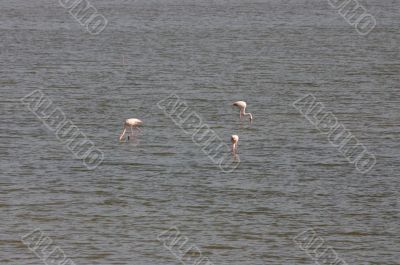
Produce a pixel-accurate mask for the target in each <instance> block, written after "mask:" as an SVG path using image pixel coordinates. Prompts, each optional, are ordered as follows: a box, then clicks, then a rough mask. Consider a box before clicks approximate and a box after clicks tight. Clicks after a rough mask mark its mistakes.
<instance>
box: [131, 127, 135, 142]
mask: <svg viewBox="0 0 400 265" xmlns="http://www.w3.org/2000/svg"><path fill="white" fill-rule="evenodd" d="M131 135H132V139H134V138H135V134H134V132H133V126H131Z"/></svg>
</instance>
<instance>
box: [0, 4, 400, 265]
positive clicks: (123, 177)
mask: <svg viewBox="0 0 400 265" xmlns="http://www.w3.org/2000/svg"><path fill="white" fill-rule="evenodd" d="M160 2H161V1H160ZM90 3H92V4H93V5H94V6H95V7H96V8H97V9H98V10H99V12H100V13H101V14H103V15H104V16H105V17H106V18H107V19H108V21H109V25H108V26H107V28H106V29H105V31H103V32H102V33H100V34H99V35H90V34H88V33H87V32H86V31H85V28H84V27H82V26H81V25H80V24H79V23H78V22H77V21H75V20H74V19H73V18H72V17H71V16H70V15H69V14H68V12H67V11H66V10H65V9H63V7H61V6H60V5H59V3H58V1H55V0H54V1H49V0H43V1H37V0H34V1H22V0H17V1H12V2H9V1H8V2H5V1H3V2H0V8H1V12H0V36H1V38H0V42H1V61H0V63H1V79H0V82H1V83H0V84H1V91H2V97H1V113H0V116H1V120H2V122H1V123H0V129H1V137H0V148H1V149H0V156H1V168H0V172H1V178H0V209H1V211H0V220H1V222H0V249H1V250H0V253H1V255H0V264H11V263H12V264H42V262H41V261H40V259H38V258H37V257H36V256H35V255H34V254H33V253H32V252H30V251H29V249H28V248H27V247H26V246H25V245H23V244H22V243H21V241H20V239H21V236H22V235H24V234H26V233H28V232H29V231H32V230H33V229H35V228H40V229H41V230H42V231H44V232H45V233H46V234H47V235H48V236H49V237H50V238H51V239H52V240H54V242H55V243H56V245H57V246H59V247H60V248H62V249H63V250H64V252H65V253H66V255H67V256H68V257H70V258H71V259H72V260H73V261H74V262H75V263H76V264H104V265H106V264H107V265H109V264H178V263H179V261H177V260H176V258H175V257H174V256H173V254H171V253H170V252H169V251H168V250H167V249H166V248H164V246H163V245H162V244H161V243H160V242H159V241H158V240H157V235H158V234H159V233H161V232H162V231H164V230H166V229H168V228H169V227H171V226H176V227H178V228H179V230H180V231H181V232H182V234H183V235H185V236H187V237H188V238H189V241H190V243H191V244H194V245H196V246H197V247H198V248H199V249H200V250H201V251H202V253H203V255H204V256H207V257H208V258H209V259H210V260H211V261H212V262H213V264H252V265H253V264H312V263H314V262H313V260H312V259H311V258H310V257H308V256H307V254H306V253H305V252H303V251H302V250H301V249H300V248H299V247H298V246H297V245H296V244H295V243H294V242H293V240H292V239H293V237H295V236H296V235H297V234H299V233H300V232H302V231H304V230H305V229H308V228H313V229H315V230H316V231H317V233H318V235H319V236H321V237H322V238H323V239H324V240H325V242H326V244H327V245H328V246H332V247H333V248H334V249H335V251H336V252H337V253H338V256H339V257H341V258H343V260H345V261H346V262H347V263H348V264H380V265H384V264H400V263H399V260H400V254H399V251H398V250H399V247H400V239H399V231H400V230H399V228H400V227H399V226H400V221H399V207H400V202H399V188H400V185H399V184H400V181H399V173H398V169H399V147H400V146H399V134H400V130H399V122H400V114H399V113H400V107H399V106H400V104H399V103H400V102H399V101H400V100H399V99H400V97H399V95H398V93H399V87H398V84H399V81H400V80H399V76H400V75H399V70H400V64H399V63H398V60H399V47H398V44H399V38H400V37H399V36H400V34H399V33H400V27H399V16H398V14H399V11H400V10H399V9H400V5H399V4H398V3H396V2H394V1H383V2H382V1H377V0H373V1H368V3H364V2H363V3H362V4H363V5H365V7H366V8H367V10H368V11H369V12H370V13H371V14H373V15H374V16H375V17H376V19H377V22H378V25H377V27H376V28H375V29H374V30H373V31H372V32H371V34H369V35H368V36H360V35H358V34H357V32H356V30H355V29H354V28H353V27H352V26H350V25H348V24H347V23H346V21H345V20H344V19H343V18H342V17H341V16H340V15H339V14H338V13H337V12H336V11H335V10H333V9H332V8H331V7H330V5H329V4H328V2H327V1H316V0H310V1H307V0H300V1H283V0H282V1H272V0H266V1H252V0H251V1H196V2H195V1H178V0H167V1H162V2H161V3H162V4H160V3H157V2H156V1H144V0H137V1H123V0H117V1H104V0H98V1H94V0H92V1H90ZM123 58H124V59H123ZM35 89H42V91H43V92H44V93H45V94H46V95H47V96H49V97H51V98H52V99H53V102H54V104H55V105H56V106H57V107H60V108H61V109H62V110H63V111H64V112H65V114H66V116H67V118H68V119H70V120H72V121H73V122H74V123H75V124H76V125H77V126H78V127H79V129H80V130H81V131H82V132H84V133H85V134H86V135H87V136H88V138H89V139H90V140H92V141H93V142H94V143H95V145H96V147H97V148H99V149H100V150H102V151H103V152H104V161H103V163H102V164H101V165H100V166H99V167H98V168H96V169H95V170H92V171H90V170H87V169H86V168H85V167H84V165H83V164H82V161H80V160H79V159H76V158H74V156H73V154H72V153H71V152H70V151H68V150H66V149H65V148H64V147H63V145H62V144H61V143H60V142H59V141H58V140H57V138H56V137H55V135H54V134H53V133H52V132H50V131H49V130H48V129H47V128H46V127H45V126H44V125H43V123H42V122H41V121H40V120H39V119H37V118H36V116H35V115H34V114H33V113H31V112H30V111H29V110H28V109H27V108H26V107H25V106H24V105H23V104H21V102H20V99H21V98H22V97H24V96H25V95H26V94H28V93H30V92H32V91H34V90H35ZM170 93H176V94H177V95H179V96H180V97H181V98H182V99H184V100H185V101H186V102H187V104H188V105H189V107H190V108H191V109H192V110H195V111H196V112H197V113H198V114H199V115H200V116H201V117H202V119H203V121H204V123H206V124H208V125H209V126H210V127H211V128H212V129H214V130H215V132H216V133H217V134H218V135H219V136H220V137H221V138H222V139H224V140H225V141H226V143H227V144H229V141H230V135H232V134H238V135H239V137H240V141H239V155H240V160H241V163H240V165H239V167H238V168H237V169H236V170H235V171H234V172H232V173H223V172H221V170H220V169H219V168H218V166H217V165H215V164H213V162H212V161H211V160H210V159H209V158H208V157H207V156H206V155H205V154H204V153H203V152H202V151H201V149H200V148H199V147H198V146H196V145H195V144H194V143H193V142H192V140H191V136H190V135H186V134H185V133H184V132H183V131H182V130H181V129H180V128H179V127H178V126H176V125H175V124H174V123H173V121H172V120H171V119H170V118H169V117H167V116H166V115H165V114H164V113H163V111H162V110H160V109H159V108H158V107H157V105H156V103H157V102H158V101H160V100H161V99H163V98H165V97H167V96H168V95H169V94H170ZM309 93H312V94H313V95H315V96H316V98H317V99H318V100H319V101H320V102H322V103H324V105H325V106H326V108H327V109H328V110H330V111H332V112H333V113H334V114H335V115H336V117H337V118H338V120H339V122H340V123H342V124H344V125H345V126H346V128H348V129H349V130H350V131H351V132H352V133H353V134H354V135H355V136H356V137H357V139H359V141H360V142H361V143H363V144H364V145H365V146H366V147H367V149H368V150H369V151H370V152H371V153H373V154H375V156H376V159H377V163H376V165H375V166H374V168H373V169H372V170H371V171H370V172H368V173H366V174H361V173H359V172H358V171H357V170H356V168H355V166H354V165H353V164H350V163H348V162H347V160H346V158H344V157H343V156H342V155H341V154H340V152H339V151H338V150H337V148H335V147H332V146H331V145H330V143H329V142H328V140H327V137H326V136H325V135H322V134H321V133H319V132H318V130H316V129H315V128H314V127H313V126H312V125H311V124H310V123H309V122H308V121H307V120H306V119H305V118H304V117H303V116H302V115H301V114H300V113H299V112H298V111H297V110H296V109H295V108H294V107H293V106H292V103H293V102H294V101H295V100H297V99H298V98H300V97H303V96H304V95H306V94H309ZM236 100H245V101H247V102H248V111H250V112H252V113H253V115H254V122H253V124H252V125H251V126H249V125H247V124H246V123H242V124H241V123H240V122H239V121H238V116H239V114H238V111H237V110H236V109H234V108H232V107H231V104H232V102H233V101H236ZM133 117H136V118H140V119H143V120H144V126H143V132H142V133H141V134H140V136H139V142H137V143H132V142H131V143H120V142H118V134H119V133H120V131H121V128H122V122H123V120H124V119H126V118H133Z"/></svg>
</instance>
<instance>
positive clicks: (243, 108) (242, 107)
mask: <svg viewBox="0 0 400 265" xmlns="http://www.w3.org/2000/svg"><path fill="white" fill-rule="evenodd" d="M233 106H236V107H239V108H240V114H239V115H240V120H242V117H243V116H247V115H248V116H250V117H249V118H250V123H251V122H252V121H253V115H251V113H250V112H248V113H246V106H247V104H246V102H244V101H236V102H235V103H233Z"/></svg>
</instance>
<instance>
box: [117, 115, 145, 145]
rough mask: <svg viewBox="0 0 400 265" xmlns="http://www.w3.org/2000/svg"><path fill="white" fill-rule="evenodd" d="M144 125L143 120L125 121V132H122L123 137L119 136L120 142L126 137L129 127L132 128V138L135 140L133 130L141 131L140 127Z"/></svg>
mask: <svg viewBox="0 0 400 265" xmlns="http://www.w3.org/2000/svg"><path fill="white" fill-rule="evenodd" d="M142 124H143V122H142V121H141V120H139V119H127V120H125V122H124V130H123V131H122V133H121V135H120V136H119V140H120V141H121V140H122V138H123V137H124V135H125V132H126V129H127V128H129V127H130V128H131V134H132V138H133V137H134V133H133V128H135V129H138V130H139V131H140V129H139V125H142ZM128 140H129V135H128Z"/></svg>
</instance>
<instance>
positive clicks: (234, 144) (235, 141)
mask: <svg viewBox="0 0 400 265" xmlns="http://www.w3.org/2000/svg"><path fill="white" fill-rule="evenodd" d="M238 142H239V136H237V135H235V134H234V135H232V136H231V143H232V154H233V155H236V154H237V152H238Z"/></svg>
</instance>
